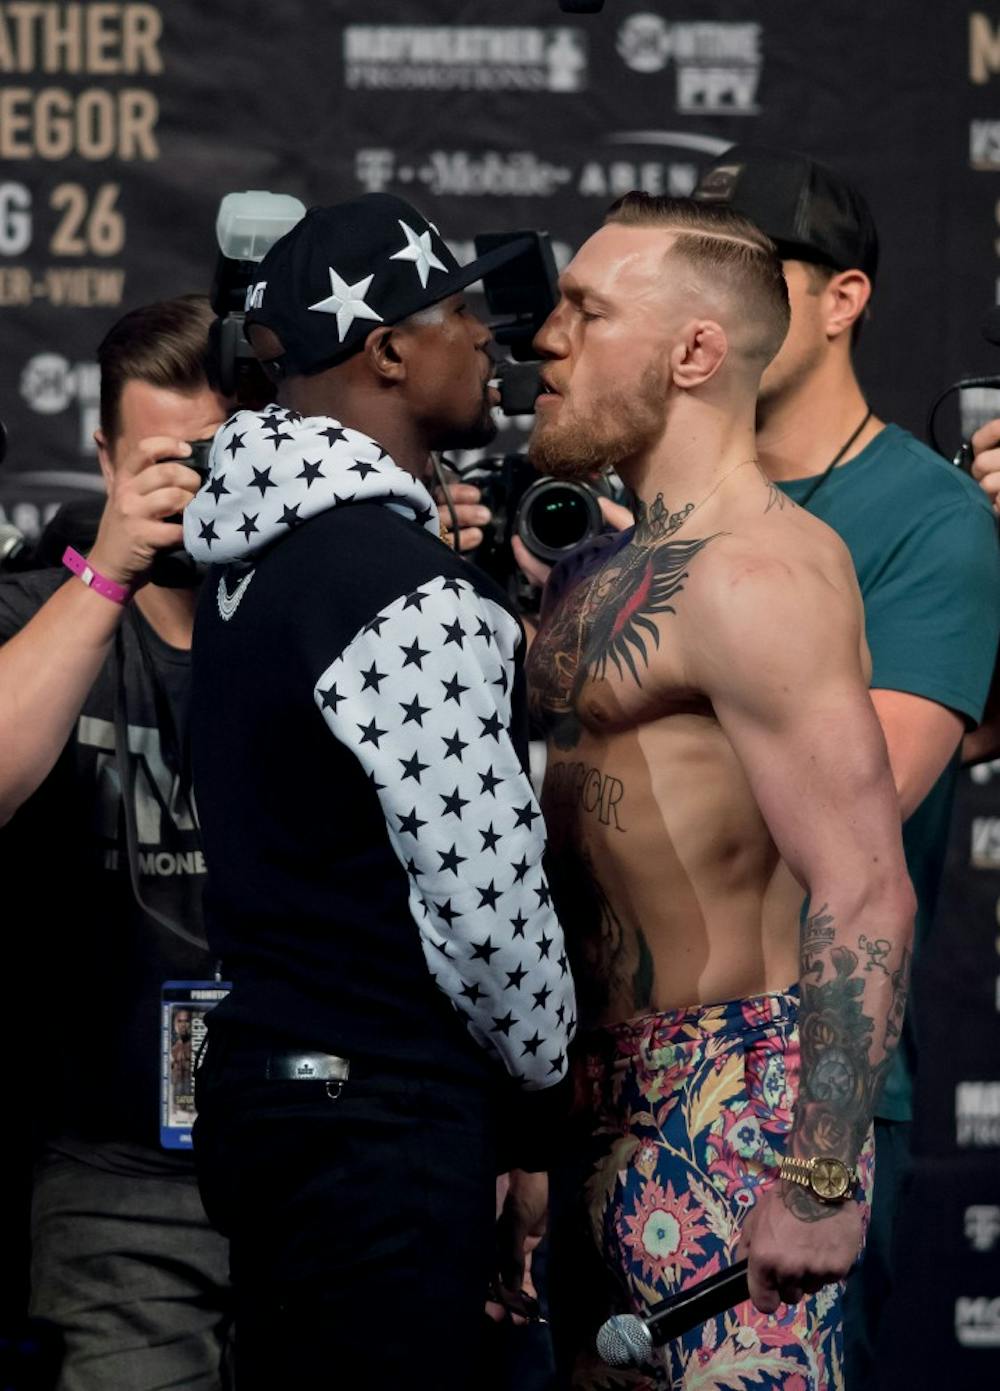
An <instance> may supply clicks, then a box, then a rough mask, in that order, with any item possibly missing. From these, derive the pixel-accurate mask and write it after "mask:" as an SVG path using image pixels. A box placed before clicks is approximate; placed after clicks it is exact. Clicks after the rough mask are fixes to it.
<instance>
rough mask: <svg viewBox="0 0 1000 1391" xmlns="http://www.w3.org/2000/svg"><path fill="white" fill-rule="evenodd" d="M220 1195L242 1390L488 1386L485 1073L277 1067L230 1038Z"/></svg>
mask: <svg viewBox="0 0 1000 1391" xmlns="http://www.w3.org/2000/svg"><path fill="white" fill-rule="evenodd" d="M198 1111H199V1118H198V1122H197V1125H196V1131H195V1152H196V1155H197V1160H198V1168H199V1175H200V1180H201V1187H202V1195H203V1198H204V1201H205V1206H206V1209H207V1211H208V1213H209V1216H210V1217H211V1219H212V1221H213V1222H215V1223H216V1225H217V1226H218V1227H219V1228H220V1230H222V1231H223V1232H224V1233H225V1234H226V1235H227V1236H228V1237H229V1239H230V1253H231V1262H232V1279H233V1288H234V1294H235V1301H236V1346H237V1353H236V1359H237V1369H236V1370H237V1378H238V1382H239V1386H240V1391H265V1388H266V1391H276V1388H281V1391H306V1389H307V1388H313V1387H315V1388H324V1389H325V1388H329V1391H339V1388H341V1387H343V1388H353V1387H357V1386H366V1385H372V1386H401V1387H407V1388H419V1389H420V1391H423V1388H426V1389H427V1391H471V1389H472V1388H474V1387H476V1385H477V1382H478V1380H479V1377H480V1373H481V1370H482V1369H481V1362H480V1339H481V1337H482V1332H483V1301H484V1295H485V1291H486V1287H487V1282H488V1279H489V1275H490V1271H491V1268H492V1266H493V1251H494V1241H493V1216H494V1158H495V1135H494V1124H493V1119H492V1114H491V1106H490V1102H489V1099H488V1097H487V1096H486V1095H485V1094H483V1093H480V1092H479V1091H477V1090H476V1088H475V1087H474V1086H472V1085H471V1084H470V1085H469V1086H465V1085H461V1084H445V1083H443V1082H440V1081H435V1080H434V1079H433V1078H429V1077H415V1076H407V1075H405V1074H403V1073H391V1074H390V1073H388V1072H386V1071H377V1072H371V1071H366V1070H365V1069H363V1068H361V1067H359V1066H358V1065H357V1064H356V1062H353V1061H352V1072H351V1077H350V1080H349V1081H348V1082H347V1083H346V1084H345V1085H344V1087H343V1091H342V1093H341V1095H340V1096H339V1097H337V1098H335V1099H332V1098H331V1097H330V1096H329V1095H328V1094H327V1087H326V1084H325V1083H323V1082H302V1081H268V1080H266V1078H265V1077H264V1060H263V1057H262V1056H260V1055H257V1056H254V1055H253V1054H249V1053H247V1052H238V1051H237V1050H236V1049H235V1048H233V1047H232V1046H230V1045H229V1044H228V1043H227V1042H226V1041H225V1040H219V1041H217V1040H216V1038H215V1037H213V1039H212V1043H211V1045H210V1047H209V1048H208V1050H207V1056H206V1058H205V1060H204V1063H203V1065H202V1067H201V1069H200V1071H199V1078H198Z"/></svg>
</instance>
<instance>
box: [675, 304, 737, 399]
mask: <svg viewBox="0 0 1000 1391" xmlns="http://www.w3.org/2000/svg"><path fill="white" fill-rule="evenodd" d="M728 352H729V344H728V342H727V341H726V335H725V333H724V332H723V330H722V327H721V325H720V324H717V323H716V322H715V320H714V319H692V320H691V322H690V323H689V324H685V326H684V328H683V329H682V330H681V334H680V337H679V338H678V340H677V342H676V343H675V344H674V346H673V348H672V349H671V351H670V377H671V380H672V381H673V383H674V385H675V386H679V387H681V388H682V390H685V391H690V390H691V389H692V388H693V387H697V386H704V384H705V383H706V382H708V381H711V379H712V378H713V377H714V376H715V374H716V372H718V370H719V368H720V367H721V366H722V364H723V363H724V362H725V360H726V354H727V353H728Z"/></svg>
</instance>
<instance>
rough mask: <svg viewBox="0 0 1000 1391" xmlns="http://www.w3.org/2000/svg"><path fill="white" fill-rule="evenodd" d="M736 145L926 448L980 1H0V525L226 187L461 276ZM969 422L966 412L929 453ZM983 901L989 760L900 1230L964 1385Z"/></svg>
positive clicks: (998, 263) (990, 281)
mask: <svg viewBox="0 0 1000 1391" xmlns="http://www.w3.org/2000/svg"><path fill="white" fill-rule="evenodd" d="M743 140H753V141H759V142H767V143H772V144H778V145H785V146H790V147H793V148H798V149H801V150H805V151H807V152H809V153H811V154H813V155H814V156H816V157H818V158H820V159H824V160H826V161H828V162H830V163H832V164H835V165H837V166H839V167H840V168H841V169H843V170H844V171H845V172H846V173H847V174H848V175H849V176H850V177H851V178H852V179H853V180H855V181H856V182H857V183H858V185H859V186H860V187H861V188H862V189H863V190H864V192H865V193H866V194H867V196H868V198H869V200H870V202H871V205H872V209H873V211H874V214H875V219H876V222H877V224H878V227H879V231H880V235H881V239H882V247H883V259H882V269H881V271H880V274H879V281H878V285H877V290H876V296H875V300H874V306H873V316H872V321H871V323H870V325H868V326H867V327H866V331H865V333H864V335H863V336H862V340H861V345H860V364H861V374H862V378H863V381H864V384H865V387H866V390H867V392H868V395H869V398H870V400H871V402H872V404H873V407H874V408H875V410H876V411H877V412H878V413H879V414H880V415H882V416H883V417H885V418H887V419H892V420H896V421H898V422H899V423H901V424H903V425H905V426H907V427H909V428H911V429H913V430H915V431H916V432H917V433H919V434H923V432H924V422H925V419H926V415H927V409H928V407H929V405H930V403H931V401H932V399H933V398H934V396H935V395H936V394H937V393H938V392H939V391H940V390H941V389H942V388H943V387H945V386H946V385H947V384H948V383H949V382H950V381H952V380H953V379H955V378H956V377H958V376H960V375H962V374H964V373H970V372H975V373H987V374H989V373H992V372H998V373H1000V349H997V348H992V347H990V346H989V345H987V344H986V343H985V342H984V341H983V339H982V337H981V335H980V332H979V323H980V320H981V319H982V317H983V315H984V313H985V312H986V311H987V310H988V309H989V308H990V307H991V306H992V305H994V304H995V303H997V302H998V301H1000V4H992V5H986V4H983V5H978V6H977V5H976V4H975V3H974V2H973V3H962V2H961V0H948V3H946V4H943V5H930V4H927V3H926V0H881V3H879V4H877V5H873V4H870V3H862V2H861V0H838V3H836V4H832V3H831V4H827V5H812V6H808V7H803V6H801V5H792V4H789V3H787V0H732V2H731V3H727V0H608V3H607V4H606V6H605V9H604V12H603V13H601V14H599V15H594V16H586V15H570V14H564V13H562V12H561V11H560V9H559V8H558V5H557V3H556V0H521V3H519V4H517V5H511V4H510V3H509V0H477V3H474V4H473V3H466V4H463V3H456V0H425V3H413V2H412V0H364V3H363V4H362V3H355V4H351V3H348V0H281V2H280V3H279V4H274V3H264V0H243V3H240V4H235V3H227V0H216V3H213V4H204V3H199V2H198V0H170V3H162V4H155V3H104V2H103V0H101V2H98V0H81V2H80V3H73V2H71V3H49V0H8V2H7V3H0V314H2V324H3V334H2V338H0V418H2V419H3V421H4V422H5V424H6V427H7V432H8V450H7V458H6V462H5V463H4V464H3V465H0V521H9V522H12V523H14V524H15V525H17V526H19V527H20V528H21V529H22V530H24V531H25V532H27V533H32V532H35V531H36V530H37V529H38V527H39V526H40V525H41V524H42V523H44V521H45V520H46V519H47V517H48V516H49V515H50V514H51V511H52V510H53V509H54V507H55V506H56V505H57V504H58V502H59V501H61V500H63V499H65V498H66V497H68V496H71V495H74V494H79V493H80V492H81V491H84V490H87V489H90V488H94V487H97V486H99V480H98V475H97V471H96V461H95V455H94V446H93V438H92V436H93V431H94V429H95V428H96V425H97V411H98V375H97V370H96V367H95V363H94V350H95V347H96V344H97V343H98V341H99V340H100V338H101V336H102V334H103V333H104V331H105V330H106V329H107V327H108V326H109V325H110V324H111V323H112V322H113V321H114V320H115V319H116V318H117V317H118V316H119V315H120V314H121V313H122V312H123V311H124V310H126V309H128V308H130V307H133V306H135V305H138V304H141V303H144V302H146V301H149V300H151V299H155V298H158V297H161V296H169V295H175V294H178V293H181V292H185V291H189V290H197V289H206V290H207V288H208V285H209V282H210V279H211V274H212V269H213V265H214V260H215V251H216V247H215V232H214V223H215V213H216V209H217V207H218V203H219V200H220V198H221V197H222V196H223V195H224V194H226V193H228V192H231V191H236V190H243V189H267V190H270V191H272V192H279V193H290V194H294V195H296V196H298V197H300V198H301V199H302V200H303V201H304V202H305V203H306V204H307V205H308V204H310V203H316V202H333V201H336V200H338V199H343V198H347V197H351V196H354V195H356V194H358V193H361V192H363V191H366V190H389V191H392V192H395V193H399V194H401V195H403V196H405V197H407V198H410V199H411V200H412V201H414V202H416V203H418V204H419V205H420V207H421V209H422V210H423V211H424V212H425V213H426V214H427V215H428V216H429V217H431V218H432V219H433V220H434V221H435V222H436V223H437V224H438V225H439V226H440V227H441V229H442V231H443V232H444V234H445V235H446V236H447V237H448V239H449V240H450V241H451V242H452V243H453V245H454V247H455V250H456V252H457V253H458V254H459V255H460V256H461V257H468V256H471V254H472V239H473V237H474V236H475V235H476V233H479V232H487V231H505V230H512V229H515V228H525V227H537V228H541V229H545V230H547V231H549V232H550V233H551V234H552V237H553V239H554V243H555V247H556V253H557V259H558V260H560V262H563V263H564V262H565V261H566V260H567V259H568V258H569V256H570V255H571V254H572V252H573V250H574V248H575V247H576V246H577V245H578V244H579V243H580V241H581V240H582V239H583V238H584V237H585V236H586V235H587V234H588V233H589V232H590V231H591V230H592V229H593V228H594V227H595V226H596V225H597V224H598V223H599V221H600V218H601V215H602V212H603V210H604V209H605V208H606V206H607V205H608V203H609V202H611V201H612V200H613V199H615V198H616V197H618V196H619V195H621V194H622V193H624V192H626V191H627V190H628V189H630V188H634V187H640V188H644V189H647V190H649V191H650V192H654V193H667V194H680V195H683V194H686V193H689V192H690V191H691V190H692V188H693V187H694V185H695V183H696V181H697V179H698V177H699V174H700V172H701V170H702V169H703V168H704V167H705V165H706V163H708V162H709V161H710V160H712V159H714V158H715V157H716V156H718V155H719V154H721V153H722V152H723V151H725V150H726V149H727V148H728V147H729V146H730V145H731V144H732V143H733V142H735V141H743ZM994 400H995V398H994V397H991V396H989V395H988V394H986V395H984V394H982V393H980V394H978V395H976V394H969V395H967V396H966V397H965V398H964V409H963V413H962V414H963V419H962V421H960V420H959V417H958V413H955V415H954V416H953V417H952V419H951V421H950V422H949V425H948V429H950V431H951V437H950V438H949V441H948V443H949V446H951V445H954V444H957V441H958V431H959V426H960V424H961V423H964V424H965V425H966V427H968V426H969V425H970V424H971V423H972V421H973V420H974V418H975V417H976V414H977V413H982V412H983V411H989V410H991V409H993V408H994ZM522 423H523V422H522ZM517 430H518V427H517V426H513V427H511V434H510V435H509V436H508V439H507V441H506V442H507V443H508V445H510V444H516V443H517V439H518V433H517ZM998 909H1000V773H998V770H996V769H993V770H985V771H981V773H980V774H977V775H974V776H973V777H972V778H967V779H966V782H965V783H964V784H963V788H962V793H961V807H960V812H959V816H958V818H957V821H956V833H955V843H954V846H953V854H952V863H951V866H950V869H949V883H948V885H947V886H946V892H945V903H944V907H943V918H942V925H941V931H940V932H939V945H940V951H939V952H938V955H937V956H936V957H935V959H934V961H933V963H932V965H929V967H928V973H927V980H926V981H925V987H926V994H927V995H928V997H929V999H930V1003H931V1004H932V1005H933V1009H931V1010H930V1011H929V1013H930V1014H931V1015H932V1016H933V1019H934V1020H935V1021H936V1022H935V1023H933V1024H932V1025H931V1026H930V1027H931V1028H932V1030H933V1029H935V1028H936V1029H938V1030H939V1032H938V1033H937V1034H932V1035H930V1036H929V1037H931V1038H932V1046H931V1047H930V1048H929V1049H928V1067H927V1070H926V1076H925V1079H924V1091H925V1098H924V1101H925V1107H926V1114H927V1116H928V1117H931V1118H933V1124H927V1125H925V1127H924V1129H923V1132H922V1133H923V1139H922V1146H923V1147H924V1152H925V1154H926V1157H927V1164H928V1165H930V1166H931V1167H930V1169H928V1170H927V1174H925V1175H924V1177H923V1178H921V1182H922V1183H924V1182H925V1183H926V1192H923V1197H922V1199H921V1224H920V1226H921V1230H920V1232H919V1233H916V1234H915V1235H914V1237H913V1239H914V1240H915V1241H918V1244H919V1241H923V1243H924V1245H923V1247H922V1248H921V1249H922V1250H923V1252H924V1254H923V1255H922V1256H921V1257H920V1265H921V1266H924V1268H926V1262H927V1260H928V1259H931V1257H929V1256H928V1254H927V1253H928V1252H932V1253H933V1255H932V1258H933V1261H934V1262H936V1265H935V1269H936V1270H938V1271H939V1272H941V1271H945V1272H946V1274H944V1275H941V1276H940V1278H939V1279H937V1280H936V1281H935V1289H936V1295H935V1302H933V1307H928V1308H927V1309H926V1318H927V1320H928V1321H929V1322H928V1324H927V1327H928V1329H929V1330H930V1328H931V1325H933V1334H934V1341H935V1343H936V1344H938V1345H939V1346H940V1347H942V1348H943V1349H945V1350H946V1351H947V1355H948V1357H949V1358H952V1359H962V1358H965V1359H970V1360H969V1368H970V1369H971V1370H969V1371H968V1372H967V1379H968V1384H970V1385H971V1384H975V1377H976V1375H977V1373H978V1372H979V1371H983V1372H984V1369H985V1366H986V1361H985V1359H987V1358H989V1357H993V1358H996V1357H997V1356H998V1355H1000V1354H998V1350H1000V1038H998V1021H1000V1014H998V1006H1000V994H998V993H997V992H998V990H1000V986H998V984H997V981H998V977H1000V955H998V947H1000V936H998V934H1000V922H998ZM959 1020H961V1024H960V1025H959V1022H958V1021H959ZM928 1174H929V1175H930V1177H928V1176H927V1175H928ZM922 1191H923V1190H922ZM944 1195H947V1202H945V1201H944ZM915 1259H916V1258H915ZM914 1299H916V1296H914ZM921 1307H923V1306H921ZM991 1350H992V1351H991ZM977 1359H978V1360H977ZM950 1365H954V1366H957V1365H958V1362H955V1363H954V1364H950ZM984 1374H985V1372H984ZM956 1376H957V1374H956ZM960 1380H961V1378H958V1379H957V1380H956V1382H955V1384H959V1381H960ZM914 1384H920V1383H919V1382H915V1383H914Z"/></svg>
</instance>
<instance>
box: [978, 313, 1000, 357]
mask: <svg viewBox="0 0 1000 1391" xmlns="http://www.w3.org/2000/svg"><path fill="white" fill-rule="evenodd" d="M980 327H981V329H982V334H983V337H984V338H985V339H986V341H987V343H992V344H993V346H994V347H997V348H1000V305H997V306H996V308H995V309H991V310H989V312H988V313H987V314H985V315H984V316H983V322H982V324H981V326H980Z"/></svg>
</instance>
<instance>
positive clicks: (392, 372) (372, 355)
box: [363, 325, 406, 382]
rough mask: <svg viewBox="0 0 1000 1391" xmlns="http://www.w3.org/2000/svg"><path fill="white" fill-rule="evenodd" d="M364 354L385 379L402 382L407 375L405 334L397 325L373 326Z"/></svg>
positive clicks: (376, 371) (375, 370)
mask: <svg viewBox="0 0 1000 1391" xmlns="http://www.w3.org/2000/svg"><path fill="white" fill-rule="evenodd" d="M363 351H364V355H365V357H366V359H367V360H368V364H369V366H370V367H371V368H372V370H373V371H374V372H375V374H376V375H377V376H379V377H381V378H383V379H384V380H385V381H390V382H401V381H402V380H403V379H404V378H405V376H406V348H405V345H404V343H403V334H402V333H401V332H400V331H399V329H398V328H396V327H395V326H391V325H390V326H386V325H383V326H382V327H381V328H373V329H372V331H371V333H369V335H368V337H367V338H366V339H365V346H364V350H363Z"/></svg>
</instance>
